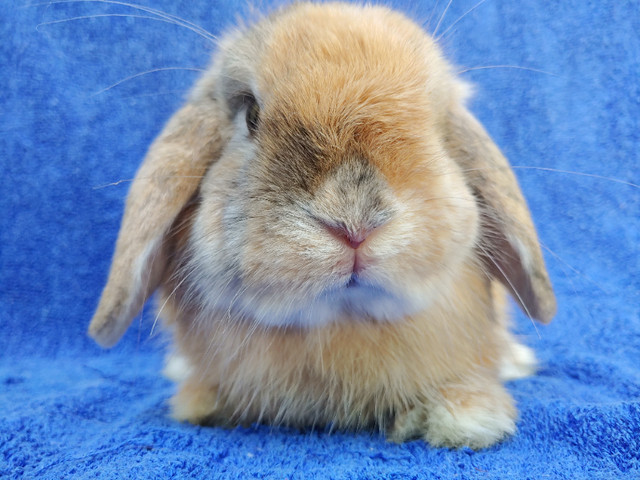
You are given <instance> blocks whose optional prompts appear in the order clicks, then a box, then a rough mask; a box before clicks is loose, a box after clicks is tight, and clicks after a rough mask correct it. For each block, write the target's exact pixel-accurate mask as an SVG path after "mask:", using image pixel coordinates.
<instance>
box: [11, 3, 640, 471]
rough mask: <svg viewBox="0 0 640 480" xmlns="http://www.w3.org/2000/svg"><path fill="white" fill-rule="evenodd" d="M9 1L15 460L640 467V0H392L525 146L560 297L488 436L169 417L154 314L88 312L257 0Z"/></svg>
mask: <svg viewBox="0 0 640 480" xmlns="http://www.w3.org/2000/svg"><path fill="white" fill-rule="evenodd" d="M136 1H137V2H139V5H131V4H128V3H126V2H116V1H69V2H65V1H63V2H57V1H47V2H42V3H38V0H33V1H29V2H27V1H26V0H17V1H8V0H5V1H3V2H1V3H0V18H1V19H2V20H1V21H0V39H1V40H0V72H1V73H0V167H1V174H0V325H1V333H0V411H1V412H2V414H1V415H0V477H2V478H37V479H48V478H103V479H110V478H141V479H143V478H238V479H240V478H264V479H285V478H286V479H301V478H318V479H320V478H333V479H368V478H398V479H400V478H414V479H428V478H439V479H452V478H458V479H471V478H487V479H499V478H531V479H541V478H559V479H572V480H575V479H599V478H603V479H604V478H610V479H625V478H629V479H631V478H640V434H639V433H640V373H639V370H638V368H639V366H640V349H639V346H640V307H639V304H640V294H639V288H640V268H639V267H640V249H639V244H640V187H639V186H638V184H640V147H639V143H638V142H639V140H640V120H639V119H640V82H639V79H640V36H639V35H638V31H640V8H639V6H638V3H637V2H636V1H619V0H600V1H597V2H585V1H583V0H566V1H563V2H535V1H522V2H510V1H504V0H483V1H477V0H453V1H448V2H445V1H443V0H441V1H440V2H437V0H429V1H425V2H423V3H417V2H416V3H413V2H410V1H408V0H397V1H390V3H389V4H390V5H391V6H394V7H396V8H398V9H400V10H402V11H404V12H406V13H407V14H408V15H410V16H411V17H413V18H414V19H416V20H417V21H418V22H420V23H422V24H424V25H425V28H427V29H428V30H430V31H431V32H436V34H437V35H440V36H441V43H442V45H443V47H444V49H445V51H446V52H447V55H448V56H449V57H450V58H451V59H453V61H454V62H455V64H456V65H457V66H458V68H459V70H460V72H461V75H462V76H463V77H464V78H465V79H467V80H468V81H470V82H472V83H474V84H475V85H476V95H475V99H474V101H473V104H472V109H473V111H474V112H475V113H476V114H477V116H478V117H479V118H480V120H481V121H482V122H483V123H484V124H485V126H486V128H487V129H488V131H489V132H490V133H491V134H492V136H493V137H494V138H495V140H496V142H497V143H498V144H499V145H500V146H501V147H502V149H503V150H504V152H505V153H506V155H507V156H508V157H509V158H510V160H511V162H512V163H513V165H514V168H515V171H516V174H517V176H518V178H519V180H520V182H521V186H522V188H523V191H524V193H525V195H526V197H527V198H528V200H529V203H530V206H531V210H532V212H533V216H534V218H535V221H536V224H537V226H538V229H539V233H540V239H541V242H542V245H543V248H544V252H545V256H546V261H547V265H548V267H549V271H550V274H551V277H552V279H553V282H554V285H555V289H556V292H557V296H558V303H559V310H558V314H557V316H556V318H555V319H554V321H553V322H552V323H551V324H550V325H548V326H540V325H535V324H534V323H533V322H531V321H529V320H528V319H526V318H525V317H524V316H522V315H521V314H520V313H519V312H518V313H517V317H516V320H515V328H516V331H517V332H518V334H519V335H520V336H521V337H522V338H523V339H524V341H525V343H527V344H529V345H530V346H532V347H533V348H534V349H535V350H536V351H537V354H538V357H539V359H540V363H541V368H540V370H539V372H538V374H537V375H536V376H533V377H531V378H527V379H524V380H519V381H515V382H512V383H510V384H508V388H509V390H510V392H511V393H512V394H513V396H514V397H515V399H516V400H517V402H518V405H519V409H520V412H521V415H520V421H519V430H518V432H517V434H516V435H515V436H514V437H512V438H510V439H508V440H506V441H505V442H503V443H501V444H499V445H496V446H494V447H492V448H489V449H487V450H483V451H478V452H474V451H471V450H469V449H464V448H463V449H458V450H447V449H436V448H431V447H429V446H428V445H426V444H424V443H423V442H420V441H414V442H409V443H406V444H403V445H395V444H390V443H387V442H385V440H384V439H383V438H381V437H379V436H378V435H376V434H369V433H358V434H354V433H341V432H337V433H336V432H333V433H328V432H323V431H318V432H299V431H292V430H288V429H281V428H270V427H266V426H253V427H251V428H236V429H231V430H225V429H220V428H202V427H195V426H192V425H186V424H181V423H177V422H175V421H173V420H171V419H170V418H169V416H168V408H167V403H166V400H167V398H168V397H169V396H170V395H171V393H172V391H173V386H172V385H171V384H170V383H169V382H168V381H167V380H165V379H164V378H163V377H162V376H161V375H160V373H159V371H160V370H161V368H162V361H163V351H164V345H163V342H162V339H161V337H159V336H158V335H156V334H155V332H152V329H151V325H152V323H153V319H154V316H153V312H152V308H151V307H150V306H147V307H145V309H144V312H143V314H142V315H141V316H140V317H139V318H138V320H136V321H135V322H134V324H133V326H132V327H131V328H130V329H129V331H128V333H127V334H126V336H125V338H124V339H123V340H122V342H121V343H119V344H118V345H117V346H116V347H115V348H114V349H112V350H109V351H103V350H101V349H100V348H99V347H97V346H96V345H95V344H93V343H92V342H91V341H90V340H89V339H88V338H87V337H86V334H85V331H86V327H87V324H88V321H89V319H90V318H91V315H92V313H93V310H94V308H95V306H96V304H97V300H98V298H99V295H100V292H101V289H102V286H103V284H104V281H105V278H106V274H107V271H108V267H109V262H110V258H111V255H112V252H113V245H114V241H115V238H116V234H117V230H118V227H119V221H120V217H121V214H122V209H123V200H124V198H125V195H126V192H127V188H128V185H129V183H128V182H127V180H128V179H131V178H132V177H133V175H134V173H135V170H136V168H137V166H138V164H139V162H140V160H141V159H142V157H143V155H144V153H145V150H146V148H147V146H148V145H149V143H150V141H151V140H152V139H153V137H154V136H155V135H156V134H157V133H158V132H159V130H160V129H161V127H162V125H163V123H164V122H165V121H166V120H167V119H168V118H169V116H170V115H171V113H172V112H173V111H174V110H175V109H176V108H177V107H178V106H179V105H180V104H181V102H182V101H183V99H184V96H185V94H186V92H187V91H188V89H189V87H190V85H191V84H192V83H193V81H194V80H195V79H196V78H197V75H198V70H199V69H202V68H204V67H205V66H206V65H207V62H208V59H209V55H210V53H211V51H212V49H213V48H215V46H214V44H213V43H212V41H211V39H210V38H208V37H207V35H203V34H202V31H205V30H206V31H207V32H209V33H210V34H212V35H219V34H220V33H221V32H223V31H224V30H225V29H226V28H229V27H230V26H231V25H233V24H234V23H235V22H236V21H237V19H238V18H246V17H248V16H250V15H251V14H252V13H251V12H252V7H249V6H248V5H247V4H246V2H245V1H244V0H243V1H225V2H222V1H219V2H218V1H213V0H200V1H173V0H153V1H151V0H136ZM273 6H274V4H273V2H270V1H261V2H258V5H257V6H256V8H257V10H259V11H269V10H270V9H271V8H273Z"/></svg>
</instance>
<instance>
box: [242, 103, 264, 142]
mask: <svg viewBox="0 0 640 480" xmlns="http://www.w3.org/2000/svg"><path fill="white" fill-rule="evenodd" d="M245 102H246V104H247V114H246V120H247V128H248V129H249V133H250V134H251V135H255V134H256V131H257V130H258V123H259V122H260V107H259V106H258V102H256V99H255V98H253V97H248V98H247V99H246V100H245Z"/></svg>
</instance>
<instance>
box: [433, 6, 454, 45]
mask: <svg viewBox="0 0 640 480" xmlns="http://www.w3.org/2000/svg"><path fill="white" fill-rule="evenodd" d="M451 2H453V0H449V3H447V6H446V7H445V9H444V12H442V15H440V20H438V24H437V25H436V28H435V30H434V31H433V36H434V37H435V36H436V33H438V28H440V24H441V23H442V21H443V20H444V17H445V15H446V14H447V11H448V10H449V7H450V6H451Z"/></svg>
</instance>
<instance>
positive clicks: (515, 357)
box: [500, 338, 538, 381]
mask: <svg viewBox="0 0 640 480" xmlns="http://www.w3.org/2000/svg"><path fill="white" fill-rule="evenodd" d="M537 368H538V360H537V359H536V354H535V353H534V352H533V350H532V349H530V348H529V347H527V346H525V345H522V344H521V343H520V342H518V341H517V340H516V339H515V338H513V339H511V341H510V342H509V346H508V349H507V352H506V353H505V355H504V357H502V362H501V364H500V380H502V381H509V380H517V379H519V378H525V377H529V376H531V375H533V374H534V373H536V370H537Z"/></svg>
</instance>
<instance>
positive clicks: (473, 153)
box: [445, 105, 556, 323]
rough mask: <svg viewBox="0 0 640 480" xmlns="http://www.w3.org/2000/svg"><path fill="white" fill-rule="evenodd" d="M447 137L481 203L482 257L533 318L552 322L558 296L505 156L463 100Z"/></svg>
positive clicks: (452, 113) (452, 117) (453, 114)
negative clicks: (463, 104)
mask: <svg viewBox="0 0 640 480" xmlns="http://www.w3.org/2000/svg"><path fill="white" fill-rule="evenodd" d="M445 136H446V147H447V149H448V151H449V154H450V155H451V156H452V157H453V159H454V160H455V161H456V162H457V163H458V165H459V166H460V168H461V169H462V170H463V173H464V175H465V178H466V179H467V183H468V185H469V186H470V188H471V189H472V190H473V192H474V194H475V196H476V199H477V202H478V205H479V207H480V212H481V213H480V215H481V233H480V240H479V243H478V245H477V246H476V248H477V251H478V256H479V257H480V258H481V259H482V262H483V263H484V265H485V268H487V269H488V271H489V272H491V274H492V275H493V276H494V277H495V278H497V279H498V280H500V282H501V283H503V284H504V285H505V286H506V287H507V288H508V289H509V290H510V291H511V293H512V295H513V296H514V298H515V299H516V300H517V301H518V303H519V304H520V306H521V307H522V309H523V310H524V312H525V313H526V314H527V315H528V316H529V317H531V318H535V319H536V320H539V321H541V322H543V323H548V322H550V321H551V319H552V318H553V316H554V315H555V313H556V300H555V296H554V294H553V289H552V287H551V282H550V281H549V276H548V274H547V270H546V268H545V265H544V260H543V258H542V252H541V251H540V246H539V243H538V236H537V234H536V231H535V228H534V226H533V221H532V219H531V214H530V212H529V208H528V207H527V204H526V202H525V199H524V197H523V196H522V192H521V191H520V187H519V186H518V182H517V180H516V177H515V175H514V174H513V171H512V170H511V167H510V166H509V163H508V162H507V159H506V158H505V157H504V156H503V155H502V153H501V152H500V150H499V149H498V147H497V146H496V145H495V144H494V142H493V141H492V140H491V138H490V137H489V135H488V134H487V132H486V131H485V130H484V128H483V127H482V125H480V123H479V122H478V121H477V120H476V119H475V118H474V117H473V115H471V113H469V112H468V111H467V110H466V108H465V107H464V106H462V105H456V106H455V107H454V108H453V109H452V110H451V111H450V112H449V114H448V119H447V125H446V135H445Z"/></svg>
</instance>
